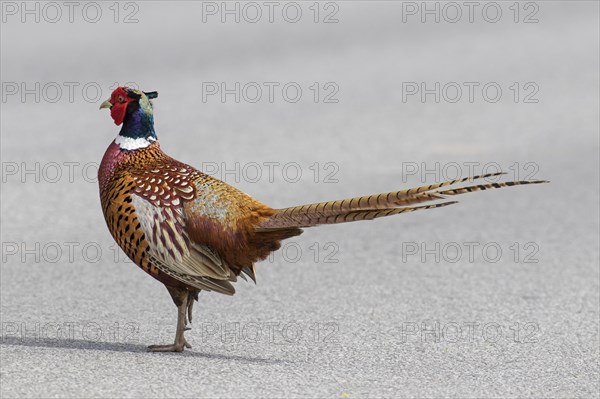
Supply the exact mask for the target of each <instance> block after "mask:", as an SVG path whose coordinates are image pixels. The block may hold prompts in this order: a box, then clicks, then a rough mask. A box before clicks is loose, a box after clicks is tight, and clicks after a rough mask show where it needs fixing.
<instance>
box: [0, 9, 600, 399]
mask: <svg viewBox="0 0 600 399" xmlns="http://www.w3.org/2000/svg"><path fill="white" fill-rule="evenodd" d="M14 4H17V3H14ZM132 4H133V6H131V7H133V8H131V9H125V8H121V9H120V14H119V16H118V21H119V23H115V22H114V21H113V18H114V12H113V10H112V9H109V6H110V4H109V3H101V8H102V11H103V14H102V19H101V20H100V21H99V22H98V23H89V22H86V20H85V19H83V18H82V16H81V15H82V14H81V9H77V10H76V13H75V14H74V18H75V21H74V22H73V23H69V22H68V20H67V15H68V13H67V10H66V9H63V15H62V17H61V19H60V20H59V21H58V22H57V23H48V22H47V21H46V20H45V19H44V16H43V15H42V19H41V21H40V22H39V23H35V22H34V21H33V20H31V19H29V20H26V21H25V23H22V22H21V20H20V15H19V14H17V15H16V16H13V15H12V11H11V10H13V9H8V11H7V10H6V9H3V11H4V14H3V16H4V17H6V18H7V19H6V21H3V23H2V32H1V33H2V39H1V46H2V60H1V67H2V82H3V100H2V104H1V105H2V115H1V140H2V142H1V144H2V150H1V155H2V194H1V216H2V224H1V228H2V266H1V269H0V271H1V275H0V287H1V295H0V298H1V315H0V316H1V324H2V338H1V340H0V344H1V345H0V355H1V359H0V360H1V366H0V395H1V396H2V397H6V398H17V397H194V396H200V397H351V398H352V397H597V395H598V393H599V391H600V387H599V382H598V381H599V367H598V361H599V349H598V348H599V338H598V325H599V308H598V306H599V300H600V299H599V270H598V265H599V213H598V212H599V210H598V204H599V172H598V166H599V143H598V129H599V117H598V109H599V95H598V94H599V93H598V91H599V79H598V70H599V61H598V46H599V43H598V41H599V39H598V3H597V2H560V1H556V2H537V3H532V4H534V6H536V5H537V11H536V8H535V7H534V8H528V9H524V8H520V14H519V16H518V20H519V23H515V22H514V20H513V18H514V10H512V9H510V8H509V7H510V6H511V5H512V2H500V3H498V4H500V7H501V9H502V12H503V13H502V17H501V19H500V21H499V22H497V23H490V22H486V21H485V19H483V17H482V14H481V13H480V9H479V8H478V9H477V10H478V11H477V12H476V13H475V14H474V18H475V21H474V22H473V23H469V22H468V21H467V20H465V19H466V18H467V16H466V14H465V15H463V17H462V19H461V20H460V21H459V22H457V23H449V22H446V21H445V20H444V18H443V17H442V19H441V21H440V23H439V24H436V23H434V22H432V21H431V19H429V20H427V21H426V23H421V22H420V14H417V15H416V16H413V15H409V14H405V16H406V17H407V19H406V22H403V14H402V7H403V6H402V3H393V2H375V3H369V4H367V2H337V3H334V6H329V7H330V8H325V6H324V5H322V6H321V8H320V14H319V21H320V22H319V23H314V22H313V17H314V12H313V10H312V9H309V7H310V6H311V5H312V2H306V3H304V2H301V3H298V4H299V6H300V7H301V9H302V11H303V14H302V19H301V20H300V21H299V22H298V23H289V22H286V21H285V20H284V19H283V18H282V17H281V13H275V14H274V18H275V20H274V22H273V23H268V22H265V21H264V18H266V15H267V13H268V10H267V9H266V8H265V7H263V8H262V12H263V14H264V15H263V20H262V21H261V22H259V23H256V24H253V23H248V22H246V21H244V18H242V19H241V21H240V23H233V22H231V20H229V22H226V23H221V22H220V19H219V17H220V14H218V13H217V14H216V16H214V15H212V14H204V16H205V17H206V18H205V21H203V13H202V7H203V5H202V4H200V3H191V2H168V3H167V2H164V1H156V2H154V1H153V2H135V3H132ZM211 4H212V5H211ZM211 4H209V5H207V4H205V5H204V7H206V6H211V7H212V6H214V3H211ZM412 4H413V5H414V4H416V6H419V4H420V3H412ZM431 4H434V3H431ZM336 5H337V9H336V8H335V6H336ZM17 6H18V4H17ZM217 6H218V4H217ZM3 7H6V4H5V2H3ZM32 7H33V6H32ZM232 7H233V6H232ZM331 7H333V8H331ZM405 7H406V5H405ZM432 7H433V5H432ZM440 7H441V6H440ZM481 7H483V5H481ZM532 7H533V6H532ZM136 10H137V11H136ZM211 10H213V9H212V8H209V9H208V10H205V11H211ZM336 10H337V11H336ZM409 10H411V9H405V11H409ZM46 11H47V13H48V14H47V15H45V18H46V19H49V18H53V16H54V15H55V14H53V13H52V14H50V12H51V11H52V10H49V9H48V10H46ZM88 11H89V12H90V13H91V12H92V11H91V10H88ZM133 11H135V16H134V17H135V18H137V19H138V22H137V23H129V24H126V23H122V22H123V18H125V17H126V16H127V15H129V14H130V13H131V12H133ZM246 11H247V13H248V14H244V15H245V16H246V17H247V18H252V17H253V15H254V14H250V12H251V11H252V10H246ZM288 11H289V12H290V13H291V12H292V11H291V10H288ZM450 11H452V10H449V9H448V10H447V12H448V13H450ZM40 12H42V11H40ZM332 12H333V13H334V17H336V18H337V19H338V20H339V22H338V23H330V24H325V23H322V20H323V18H325V16H326V15H329V14H330V13H332ZM489 12H490V14H489V15H492V14H491V13H492V11H489ZM532 12H534V17H536V18H537V19H538V20H539V22H538V23H522V22H523V19H524V18H525V17H526V16H527V15H530V14H531V13H532ZM463 13H467V9H466V8H463ZM90 15H91V14H90ZM244 15H242V17H243V16H244ZM290 15H291V14H290ZM444 15H445V16H446V17H447V18H451V17H452V16H453V15H454V14H447V15H446V14H444ZM288 17H289V15H288ZM488 17H489V16H488ZM29 18H31V17H29ZM88 18H91V17H90V16H89V15H88ZM115 81H118V82H120V83H121V84H123V83H125V82H134V83H137V84H138V85H139V86H140V87H141V88H142V89H144V90H158V91H159V93H160V95H159V98H158V99H157V100H156V101H155V119H156V128H157V133H158V136H159V139H160V141H161V144H162V147H163V149H164V150H165V151H166V152H167V153H169V154H170V155H172V156H174V157H176V158H178V159H180V160H182V161H185V162H188V163H190V164H192V165H195V166H197V167H199V168H201V167H202V168H204V170H206V171H208V172H215V169H217V168H218V171H217V172H216V173H214V174H215V175H216V176H217V177H221V172H222V171H223V170H224V168H226V169H228V170H235V168H236V162H238V163H239V170H238V171H237V172H229V173H228V174H227V176H225V177H226V181H227V182H229V183H231V184H234V185H236V186H238V187H240V188H241V189H243V190H244V191H246V192H248V193H249V194H251V195H253V196H255V197H257V198H258V199H260V200H262V201H263V202H265V203H267V204H269V205H272V206H275V207H283V206H291V205H297V204H302V203H310V202H315V201H321V200H330V199H338V198H344V197H348V196H355V195H363V194H369V193H376V192H385V191H389V190H393V189H397V188H401V187H410V186H414V185H420V184H424V182H425V183H431V182H434V181H436V180H440V179H442V178H444V177H448V178H452V177H454V175H455V174H456V166H457V165H458V166H459V168H458V169H459V171H460V172H461V174H462V175H467V174H468V173H469V167H468V165H469V163H470V162H476V163H477V164H475V165H474V169H473V171H474V172H476V173H477V172H481V171H483V170H484V168H488V169H487V171H494V167H495V166H496V165H500V167H501V168H502V169H503V170H505V171H507V172H508V173H509V175H508V176H507V179H512V178H513V177H519V178H540V179H548V180H551V181H552V183H551V184H548V185H539V186H528V187H519V188H511V189H506V190H500V191H495V192H486V193H478V194H470V195H467V196H464V197H460V198H459V199H460V201H461V203H460V204H458V205H454V206H452V207H448V208H444V209H441V210H433V211H427V212H418V213H413V214H409V215H402V216H398V217H393V218H386V219H385V220H378V221H375V222H363V223H355V224H346V225H340V226H327V227H322V228H318V229H311V230H307V231H306V232H305V234H303V235H302V236H301V237H297V238H295V239H293V240H291V241H290V243H289V244H288V245H287V246H286V247H284V248H285V252H279V253H277V254H276V255H275V256H274V257H273V258H272V259H270V260H268V261H265V262H262V263H261V264H259V265H258V266H257V270H258V284H256V285H254V284H253V283H248V282H244V281H240V282H238V284H237V285H236V288H237V290H238V292H237V294H236V295H235V296H233V297H226V296H221V295H218V294H211V293H202V294H201V295H200V302H199V303H198V304H197V306H196V307H195V312H194V321H193V328H192V330H191V331H189V332H188V333H187V337H188V340H189V341H190V343H191V344H192V345H193V349H192V350H187V351H186V352H184V353H181V354H156V353H147V352H146V351H145V348H146V345H149V344H157V343H170V342H171V341H172V339H173V335H174V330H175V319H176V312H175V307H174V306H173V304H172V302H171V300H170V297H169V295H168V293H167V291H166V290H165V289H164V288H163V286H162V285H161V284H160V283H158V282H156V281H154V280H153V279H151V278H150V277H148V276H146V275H145V274H144V273H143V272H141V271H140V270H139V269H137V268H136V267H135V266H134V265H133V264H131V263H129V262H127V261H126V260H125V259H124V255H123V254H122V253H121V252H120V251H118V250H116V248H115V246H114V244H113V242H112V239H111V238H110V236H109V234H108V231H107V229H106V226H105V224H104V220H103V218H102V214H101V210H100V205H99V199H98V189H97V183H96V181H95V173H96V168H97V164H98V163H99V162H100V159H101V157H102V154H103V152H104V150H105V148H106V147H107V145H108V144H109V142H110V141H111V140H112V139H113V138H114V136H115V135H116V134H117V132H118V128H116V127H115V126H114V124H113V123H112V121H111V120H110V118H109V116H108V113H107V112H99V111H98V110H97V108H98V104H99V103H100V100H103V99H105V98H106V97H108V96H109V94H110V87H111V85H112V84H113V82H115ZM36 82H39V83H40V89H39V91H38V94H39V96H40V99H39V102H36V99H35V95H34V94H29V95H25V98H24V99H22V98H21V94H22V86H21V83H25V84H26V85H28V86H27V87H26V88H32V87H33V88H34V91H35V83H36ZM52 82H55V83H56V84H57V85H59V86H61V87H62V94H60V95H59V96H58V97H56V94H55V93H56V91H53V90H55V89H56V87H55V86H53V85H52V84H51V83H52ZM68 82H73V83H68ZM203 82H204V86H203ZM221 82H226V84H227V85H228V86H227V87H228V88H232V87H234V84H235V82H240V87H241V88H243V86H244V85H245V84H247V83H248V82H257V84H258V85H259V86H262V88H263V93H262V98H261V99H260V100H259V101H257V102H256V103H252V102H250V101H248V99H252V98H254V97H255V92H254V91H251V90H252V89H253V88H254V89H255V86H256V85H253V84H251V85H250V86H247V90H248V91H247V92H245V93H242V92H240V96H241V99H240V102H239V103H236V102H235V100H234V95H228V96H226V98H225V100H226V101H225V102H224V103H223V102H221V101H220V98H219V95H218V94H217V95H210V94H208V92H207V91H206V90H207V89H208V88H214V87H215V85H216V87H220V86H219V85H220V84H221ZM264 82H277V83H278V84H279V86H276V89H275V91H274V98H273V102H270V101H269V100H268V89H267V87H266V86H265V84H264ZM289 82H295V83H296V84H297V85H298V86H300V87H301V89H302V96H301V98H300V100H299V101H298V102H295V103H294V102H291V101H286V99H285V98H284V97H283V95H282V93H281V90H280V89H281V87H283V86H284V85H285V84H286V83H289ZM314 82H318V86H319V87H320V91H319V94H318V95H317V100H318V101H317V102H316V103H315V101H314V96H315V95H316V94H315V89H314V88H313V89H311V88H310V87H311V85H313V83H314ZM328 82H332V83H333V85H330V86H327V87H326V86H325V85H326V84H327V83H328ZM403 82H404V83H405V84H404V92H403ZM406 82H408V85H407V84H406ZM410 82H413V83H415V84H416V87H420V86H419V85H420V84H421V82H426V83H427V85H428V86H427V87H429V88H431V87H435V86H434V85H435V82H440V87H441V89H440V90H443V89H442V88H443V87H444V85H445V84H447V83H448V82H456V83H457V84H458V85H459V86H461V87H462V89H463V97H462V98H461V99H460V100H459V101H457V102H456V103H452V102H450V101H448V99H452V98H455V96H454V94H453V93H454V92H452V91H451V90H452V89H453V87H455V86H454V85H450V86H447V90H448V91H447V92H440V96H441V98H440V101H439V103H436V102H435V99H434V96H433V95H429V96H426V98H425V100H426V101H425V102H421V101H420V99H419V95H418V94H417V95H414V96H409V95H406V89H407V88H411V87H415V86H414V85H412V83H410ZM464 82H475V83H477V84H478V86H474V87H476V89H475V91H474V99H473V101H472V102H470V101H469V100H468V91H467V86H465V85H464ZM490 82H492V83H494V85H492V86H493V87H500V88H501V90H502V96H501V98H500V99H499V100H498V101H497V102H491V101H486V100H485V99H484V98H483V94H482V92H481V88H482V87H483V86H484V85H485V84H487V83H490ZM514 82H517V86H513V85H514ZM75 83H76V84H77V86H73V87H74V89H73V90H74V91H73V98H72V100H73V101H70V99H69V98H68V90H67V88H66V85H67V84H75ZM212 83H215V85H212ZM527 83H532V84H531V85H529V86H526V84H527ZM48 84H50V85H49V86H48ZM86 84H87V85H88V89H89V92H88V93H87V94H86V93H84V92H82V90H83V87H84V86H85V85H86ZM96 85H97V86H96ZM15 87H16V88H17V90H18V92H17V93H16V94H12V93H13V92H14V90H15ZM44 87H46V88H45V89H44ZM94 87H100V88H101V90H102V93H101V98H95V97H96V95H95V93H94ZM511 87H512V88H511ZM336 88H337V89H338V90H337V92H336ZM516 88H518V94H517V93H516V91H517V90H516ZM240 90H242V89H240ZM290 90H291V89H290ZM334 92H335V94H333V93H334ZM288 94H289V97H292V96H293V95H294V94H293V92H292V91H290V92H289V93H288ZM329 94H331V95H332V97H330V98H329V99H337V100H339V101H338V102H337V103H326V102H324V101H325V96H326V95H329ZM488 94H489V96H494V94H493V92H492V91H490V92H489V93H488ZM403 95H405V96H403ZM203 96H204V97H205V98H204V99H203ZM515 96H516V97H515ZM527 96H529V97H527ZM98 97H100V96H98ZM289 97H288V98H289ZM403 97H406V98H405V99H403ZM526 97H527V99H528V100H536V99H537V100H538V102H537V103H531V102H525V100H526ZM55 98H58V99H57V100H56V102H52V101H54V100H53V99H55ZM488 98H489V97H488ZM404 100H405V101H404ZM315 163H318V164H315ZM436 163H438V165H439V168H438V169H437V172H433V173H429V174H427V175H426V176H422V175H421V174H422V173H424V172H425V171H426V170H435V168H436ZM257 165H258V167H257ZM269 165H271V166H269ZM298 170H300V171H301V173H302V175H301V176H300V177H297V171H298ZM27 171H32V172H27ZM257 171H259V172H260V173H261V174H260V175H257ZM316 171H318V173H317V172H316ZM70 172H72V174H71V175H70ZM296 180H297V181H296ZM457 199H458V198H457ZM436 248H437V249H436ZM470 248H471V249H472V252H470V250H469V249H470ZM498 251H500V252H498ZM436 257H437V258H438V259H436Z"/></svg>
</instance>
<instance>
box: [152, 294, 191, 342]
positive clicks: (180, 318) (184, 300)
mask: <svg viewBox="0 0 600 399" xmlns="http://www.w3.org/2000/svg"><path fill="white" fill-rule="evenodd" d="M169 292H171V290H169ZM179 294H180V295H178V298H177V299H178V300H177V301H176V305H177V331H176V333H175V342H174V343H173V344H171V345H150V346H149V347H148V350H149V351H150V352H182V351H183V350H184V348H191V347H192V346H191V345H190V344H189V343H188V342H187V341H186V340H185V337H184V335H183V334H184V332H185V330H186V324H187V310H188V306H189V302H188V292H187V291H184V290H181V291H180V292H179ZM179 299H180V300H179ZM174 300H175V296H174Z"/></svg>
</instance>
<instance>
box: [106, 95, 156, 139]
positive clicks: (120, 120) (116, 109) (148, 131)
mask: <svg viewBox="0 0 600 399" xmlns="http://www.w3.org/2000/svg"><path fill="white" fill-rule="evenodd" d="M156 97H158V93H157V92H155V91H153V92H143V91H140V90H135V89H131V88H129V87H121V86H119V87H117V88H116V89H115V90H114V91H113V92H112V94H111V96H110V98H109V99H108V100H106V101H104V102H103V103H102V104H101V105H100V109H103V108H109V109H110V116H111V117H112V119H113V121H114V122H115V124H116V125H117V126H119V125H121V124H122V125H123V126H122V127H121V131H120V132H119V136H117V139H116V141H115V142H116V143H117V144H119V145H120V146H121V148H123V149H127V150H135V149H138V148H145V147H147V146H149V145H150V143H151V142H152V141H156V133H155V131H154V117H153V111H152V103H151V102H150V99H153V98H156Z"/></svg>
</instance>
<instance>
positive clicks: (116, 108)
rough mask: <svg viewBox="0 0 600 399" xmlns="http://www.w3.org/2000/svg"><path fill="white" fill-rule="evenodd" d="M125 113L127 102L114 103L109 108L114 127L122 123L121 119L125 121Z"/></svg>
mask: <svg viewBox="0 0 600 399" xmlns="http://www.w3.org/2000/svg"><path fill="white" fill-rule="evenodd" d="M126 113H127V102H124V103H122V104H121V103H116V104H113V106H112V107H110V116H111V117H112V118H113V121H115V125H117V126H119V125H120V124H121V123H123V119H125V114H126Z"/></svg>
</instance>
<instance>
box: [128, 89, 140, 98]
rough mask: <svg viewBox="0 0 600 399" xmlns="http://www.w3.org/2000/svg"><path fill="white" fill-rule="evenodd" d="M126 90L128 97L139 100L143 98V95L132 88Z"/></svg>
mask: <svg viewBox="0 0 600 399" xmlns="http://www.w3.org/2000/svg"><path fill="white" fill-rule="evenodd" d="M125 91H126V92H127V97H129V98H132V99H134V100H139V99H140V98H142V95H141V94H139V93H136V92H135V91H134V90H131V89H130V88H126V89H125Z"/></svg>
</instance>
